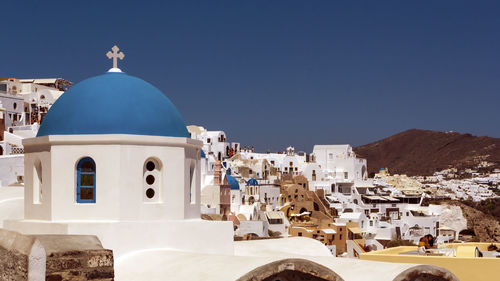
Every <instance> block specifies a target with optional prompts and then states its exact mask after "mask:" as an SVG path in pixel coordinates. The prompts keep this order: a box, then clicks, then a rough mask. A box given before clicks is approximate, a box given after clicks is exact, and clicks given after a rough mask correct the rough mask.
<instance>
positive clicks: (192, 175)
mask: <svg viewBox="0 0 500 281" xmlns="http://www.w3.org/2000/svg"><path fill="white" fill-rule="evenodd" d="M219 154H220V152H219ZM189 202H190V203H191V204H195V203H196V163H195V161H194V160H192V161H191V164H190V165H189Z"/></svg>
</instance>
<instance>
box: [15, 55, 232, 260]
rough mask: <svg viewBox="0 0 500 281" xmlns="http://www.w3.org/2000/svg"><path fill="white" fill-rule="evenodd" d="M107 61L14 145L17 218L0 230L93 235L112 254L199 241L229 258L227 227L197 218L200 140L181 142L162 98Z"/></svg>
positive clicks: (180, 130)
mask: <svg viewBox="0 0 500 281" xmlns="http://www.w3.org/2000/svg"><path fill="white" fill-rule="evenodd" d="M118 50H119V49H118V48H116V50H115V48H114V49H113V53H112V56H111V57H113V55H114V54H116V53H117V51H118ZM110 53H111V52H110ZM121 54H122V58H123V53H121ZM108 56H109V53H108ZM113 59H114V66H113V68H111V69H110V70H109V71H108V72H107V73H104V74H102V75H99V76H95V77H91V78H88V79H86V80H84V81H82V82H80V83H78V84H76V85H74V86H73V87H72V88H70V89H69V90H68V91H67V92H66V93H64V94H63V95H62V96H61V97H60V98H59V99H58V100H57V102H56V103H55V104H54V105H53V106H52V108H51V109H50V110H49V112H48V114H47V115H46V117H45V119H44V121H43V123H42V125H41V127H40V130H39V132H38V135H37V137H36V138H32V139H26V140H24V141H23V145H24V149H25V197H24V198H25V208H24V209H25V219H24V220H20V221H6V222H5V227H6V228H8V229H11V230H16V231H19V232H21V233H26V234H31V233H36V234H94V235H97V236H98V237H99V238H100V239H101V241H102V243H103V246H105V247H108V248H111V249H113V250H114V251H115V256H120V255H121V254H125V253H127V252H129V251H133V250H137V249H147V248H158V247H160V248H161V247H171V248H174V249H183V250H186V249H187V250H190V249H196V248H197V247H198V246H199V245H198V244H199V243H203V244H204V245H205V248H207V245H208V248H207V249H208V252H215V253H220V252H227V253H229V252H232V245H228V243H227V241H230V240H231V239H232V225H231V224H229V223H213V222H212V223H208V222H206V221H202V220H201V219H200V153H201V147H202V145H203V144H202V142H201V141H198V140H194V139H191V138H190V137H189V133H188V131H187V129H186V125H185V123H184V120H183V119H182V117H181V115H180V113H179V111H178V110H177V108H176V107H175V106H174V105H173V104H172V102H171V101H170V100H169V99H168V98H167V96H165V95H164V94H163V93H162V92H161V91H160V90H158V89H157V88H156V87H154V86H153V85H151V84H150V83H148V82H146V81H144V80H142V79H140V78H137V77H134V76H131V75H128V74H126V73H124V72H122V71H121V70H120V69H118V68H117V66H116V57H113ZM145 233H147V236H146V237H147V238H146V239H145V236H144V235H145ZM200 233H203V235H204V237H206V238H207V240H208V243H207V240H205V241H200V240H199V235H200ZM197 241H198V242H197Z"/></svg>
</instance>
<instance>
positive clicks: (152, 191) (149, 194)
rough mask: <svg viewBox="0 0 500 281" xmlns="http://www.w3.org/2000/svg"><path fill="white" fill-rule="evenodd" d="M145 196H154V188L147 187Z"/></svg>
mask: <svg viewBox="0 0 500 281" xmlns="http://www.w3.org/2000/svg"><path fill="white" fill-rule="evenodd" d="M146 196H147V197H148V198H149V199H151V198H153V197H154V196H155V190H154V189H152V188H148V190H146Z"/></svg>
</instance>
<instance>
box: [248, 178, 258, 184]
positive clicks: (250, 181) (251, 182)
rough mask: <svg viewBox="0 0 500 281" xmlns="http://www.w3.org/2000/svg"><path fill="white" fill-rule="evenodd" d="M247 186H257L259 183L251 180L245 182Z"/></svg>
mask: <svg viewBox="0 0 500 281" xmlns="http://www.w3.org/2000/svg"><path fill="white" fill-rule="evenodd" d="M247 185H259V182H258V181H257V180H256V179H254V178H251V179H249V180H248V181H247Z"/></svg>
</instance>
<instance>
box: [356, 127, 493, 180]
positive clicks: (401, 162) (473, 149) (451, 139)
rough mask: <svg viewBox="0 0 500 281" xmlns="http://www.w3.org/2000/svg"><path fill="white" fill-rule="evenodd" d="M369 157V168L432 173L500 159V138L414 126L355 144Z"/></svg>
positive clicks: (401, 172)
mask: <svg viewBox="0 0 500 281" xmlns="http://www.w3.org/2000/svg"><path fill="white" fill-rule="evenodd" d="M354 151H355V152H356V154H357V155H358V156H359V157H362V158H366V159H367V161H368V172H369V173H376V172H377V171H378V170H379V169H380V168H382V167H387V168H389V172H390V173H391V174H396V173H397V174H407V175H409V176H414V175H432V174H433V173H434V172H436V171H441V170H444V169H447V168H450V167H453V168H458V169H464V168H472V167H475V166H477V164H479V163H480V162H481V161H488V162H493V163H495V166H493V167H490V168H494V167H499V163H500V138H490V137H476V136H472V135H471V134H460V133H453V132H436V131H429V130H418V129H411V130H408V131H405V132H402V133H399V134H396V135H394V136H391V137H388V138H385V139H382V140H380V141H376V142H373V143H370V144H366V145H363V146H359V147H356V148H354Z"/></svg>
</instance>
